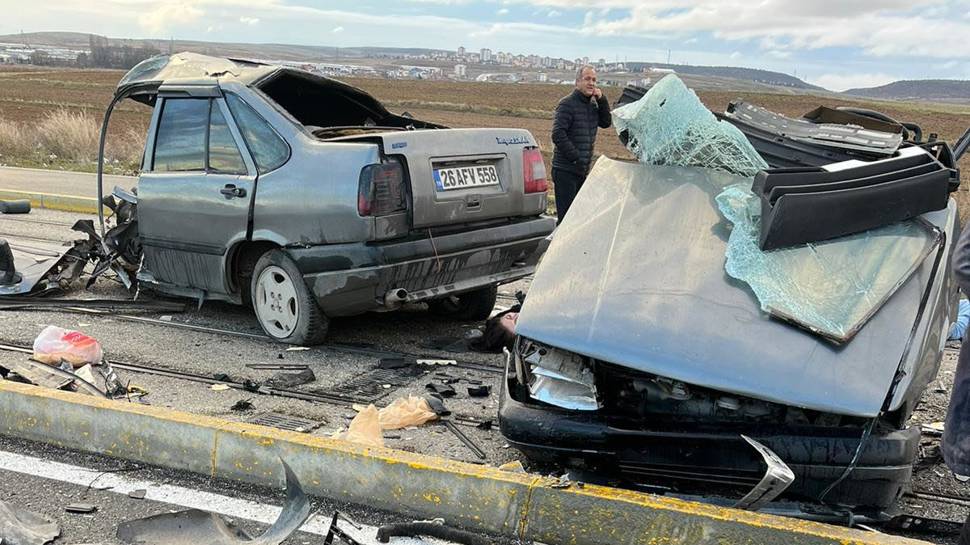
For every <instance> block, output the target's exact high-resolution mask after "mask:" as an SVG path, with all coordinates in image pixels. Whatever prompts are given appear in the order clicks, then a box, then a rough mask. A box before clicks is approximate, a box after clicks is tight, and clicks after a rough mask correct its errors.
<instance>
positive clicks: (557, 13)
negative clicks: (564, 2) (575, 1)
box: [546, 9, 562, 17]
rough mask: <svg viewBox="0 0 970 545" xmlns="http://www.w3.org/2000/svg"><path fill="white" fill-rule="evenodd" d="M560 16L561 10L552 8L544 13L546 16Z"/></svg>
mask: <svg viewBox="0 0 970 545" xmlns="http://www.w3.org/2000/svg"><path fill="white" fill-rule="evenodd" d="M560 16H562V12H561V11H558V10H554V9H551V10H549V13H547V14H546V17H560Z"/></svg>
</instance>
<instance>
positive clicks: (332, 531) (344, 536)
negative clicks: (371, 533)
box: [323, 511, 363, 545]
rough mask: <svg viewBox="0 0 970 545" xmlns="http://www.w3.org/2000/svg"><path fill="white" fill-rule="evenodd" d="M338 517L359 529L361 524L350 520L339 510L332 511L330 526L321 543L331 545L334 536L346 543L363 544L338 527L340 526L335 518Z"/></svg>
mask: <svg viewBox="0 0 970 545" xmlns="http://www.w3.org/2000/svg"><path fill="white" fill-rule="evenodd" d="M338 519H343V520H345V521H347V522H349V523H350V524H351V525H352V526H353V527H355V528H357V529H358V530H360V529H361V525H360V524H357V523H356V522H354V521H353V520H350V519H349V518H348V517H347V515H344V514H343V513H341V512H340V511H334V512H333V518H332V519H330V528H329V529H328V530H327V535H326V537H325V538H324V540H323V543H324V544H325V545H331V544H332V543H333V539H334V538H335V537H336V538H339V539H341V540H342V541H343V542H344V543H346V544H347V545H363V544H362V543H361V542H359V541H357V540H356V539H354V537H353V536H351V535H350V534H348V533H347V532H346V531H344V530H343V529H342V528H340V526H339V525H338V524H337V520H338Z"/></svg>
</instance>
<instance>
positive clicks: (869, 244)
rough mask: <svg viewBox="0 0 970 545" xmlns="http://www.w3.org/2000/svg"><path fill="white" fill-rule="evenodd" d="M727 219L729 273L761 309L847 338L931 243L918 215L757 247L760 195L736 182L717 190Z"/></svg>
mask: <svg viewBox="0 0 970 545" xmlns="http://www.w3.org/2000/svg"><path fill="white" fill-rule="evenodd" d="M717 204H718V208H719V209H720V210H721V213H722V214H723V215H724V217H725V218H727V219H728V221H730V222H731V223H733V224H734V228H733V229H732V230H731V235H730V238H729V239H728V247H727V253H726V256H727V262H726V263H725V265H724V268H725V270H726V271H727V273H728V274H729V275H731V276H732V277H734V278H737V279H738V280H741V281H743V282H745V283H746V284H748V285H749V286H750V287H751V289H752V290H753V291H754V293H755V296H757V298H758V301H759V303H760V304H761V308H762V310H764V311H765V312H768V313H770V314H772V315H773V316H776V317H778V318H781V319H783V320H786V321H790V322H794V323H796V324H797V325H799V326H801V327H804V328H806V329H809V330H810V331H813V332H815V333H817V334H819V335H822V336H824V337H826V338H828V339H829V340H832V341H834V342H836V343H844V342H847V341H848V340H850V339H851V338H852V336H853V335H855V333H856V332H857V331H858V330H859V328H861V327H862V326H863V325H864V324H865V323H866V321H868V319H869V318H870V317H871V316H872V315H873V314H874V313H875V312H876V311H877V310H878V309H879V308H880V307H881V306H882V304H883V303H884V302H885V301H886V300H887V299H889V297H890V296H892V294H893V293H895V292H896V290H897V289H898V288H899V287H900V286H901V285H902V284H903V283H904V282H905V281H906V280H907V279H908V278H909V277H910V276H911V275H912V274H913V272H914V271H915V270H916V269H917V267H919V265H920V264H921V263H922V262H923V260H924V259H925V258H926V257H927V256H928V255H929V253H930V252H931V251H932V250H933V248H934V247H935V246H936V244H937V242H938V237H937V233H936V232H935V231H934V230H932V229H931V228H930V227H929V226H928V225H927V224H925V223H923V222H920V221H906V222H901V223H896V224H893V225H888V226H885V227H880V228H879V229H873V230H871V231H866V232H863V233H858V234H855V235H851V236H847V237H842V238H838V239H833V240H828V241H823V242H812V243H808V244H802V245H799V246H794V247H790V248H784V249H779V250H774V251H767V252H766V251H762V250H761V249H760V248H759V247H758V240H759V239H758V236H759V229H760V227H759V225H760V223H759V222H760V215H761V202H760V200H759V199H758V197H757V196H755V195H754V193H752V192H751V190H750V189H749V188H748V184H745V183H741V184H735V185H731V186H729V187H727V188H726V189H725V190H724V191H723V192H721V193H720V194H719V195H718V196H717Z"/></svg>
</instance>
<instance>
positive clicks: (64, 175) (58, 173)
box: [0, 167, 138, 198]
mask: <svg viewBox="0 0 970 545" xmlns="http://www.w3.org/2000/svg"><path fill="white" fill-rule="evenodd" d="M137 184H138V178H135V177H131V176H113V175H105V176H104V191H105V193H110V192H111V190H112V189H113V188H114V186H116V185H117V186H121V187H123V188H125V189H131V188H132V187H134V186H135V185H137ZM0 189H9V190H13V191H35V192H40V193H54V194H58V195H77V196H80V197H92V198H97V196H98V177H97V175H95V174H89V173H86V172H69V171H64V170H43V169H35V168H15V167H0Z"/></svg>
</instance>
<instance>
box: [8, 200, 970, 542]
mask: <svg viewBox="0 0 970 545" xmlns="http://www.w3.org/2000/svg"><path fill="white" fill-rule="evenodd" d="M77 219H78V215H77V214H71V213H64V212H55V211H50V210H34V211H33V212H31V213H30V214H29V215H25V216H3V215H0V238H5V237H9V238H12V237H33V239H38V240H47V241H62V242H66V241H70V240H73V239H75V238H78V233H75V232H72V231H70V225H71V224H73V222H74V221H75V220H77ZM28 240H29V239H28ZM82 284H83V282H82ZM520 289H521V290H527V289H528V282H527V281H523V282H518V283H515V284H510V285H506V286H502V287H501V288H500V293H501V298H500V300H499V306H509V305H511V304H512V302H513V299H512V294H514V293H515V291H517V290H520ZM69 296H70V297H74V298H92V297H115V298H128V297H130V295H129V294H128V293H127V291H126V290H125V289H124V288H123V287H122V286H121V285H120V284H118V283H116V282H113V281H111V280H110V279H108V278H102V279H100V280H99V281H98V282H97V283H96V284H95V285H94V286H93V288H92V290H91V291H85V290H83V289H80V288H79V289H77V290H75V291H73V292H72V293H71V294H69ZM140 297H151V294H146V293H142V294H140ZM138 316H143V317H148V318H153V319H163V320H170V321H171V323H181V324H191V325H198V326H203V327H210V328H219V329H225V330H231V331H235V332H241V333H247V334H252V335H257V336H258V335H259V334H260V328H259V325H258V324H257V323H256V320H255V318H254V317H253V315H252V312H251V311H250V309H248V308H243V307H238V306H233V305H228V304H220V303H205V304H204V305H203V307H202V308H201V309H198V310H197V309H195V307H194V305H189V307H188V308H187V310H186V312H183V313H171V314H169V315H167V316H166V315H163V314H160V313H140V314H138ZM47 325H57V326H60V327H64V328H68V329H77V330H81V331H83V332H85V333H87V334H89V335H91V336H93V337H94V338H96V339H98V340H99V341H100V342H101V344H102V346H103V347H104V350H105V353H106V355H107V357H108V358H109V359H114V360H120V361H125V362H131V363H135V364H139V365H142V366H146V367H149V368H152V369H163V370H171V371H176V372H186V373H194V374H197V375H203V376H206V377H214V376H215V375H217V374H220V373H224V374H227V375H229V376H230V377H231V378H232V379H233V380H236V381H242V380H244V379H251V380H254V381H256V382H263V381H265V380H266V379H268V378H269V377H270V376H271V375H273V374H274V373H275V372H276V371H265V370H255V369H252V368H250V367H247V364H280V363H282V364H302V365H306V366H308V367H309V368H310V369H312V370H313V372H314V374H315V376H316V380H315V381H313V382H311V383H309V384H306V385H302V386H298V387H296V389H298V390H300V391H303V392H324V393H326V392H332V391H333V390H334V389H339V388H340V387H342V386H346V385H347V384H349V383H350V381H352V380H354V379H360V378H361V377H362V376H364V377H370V379H369V380H370V382H371V383H375V382H376V383H377V384H378V386H379V387H380V390H381V392H380V395H379V396H378V397H376V398H375V399H374V403H375V404H377V405H378V406H383V405H386V404H388V403H390V401H392V400H393V399H395V398H397V397H399V396H403V395H408V394H415V395H421V394H424V393H425V392H426V385H427V384H429V383H435V384H443V383H444V382H445V381H446V380H447V381H449V382H451V381H457V382H456V383H454V384H453V385H452V386H453V387H454V388H455V390H456V396H455V397H453V398H450V399H448V400H447V401H446V403H447V405H448V407H449V408H450V409H451V410H452V411H453V412H454V415H455V417H457V418H459V419H466V422H465V423H464V424H463V425H460V426H458V427H459V428H460V429H461V430H462V431H463V432H464V433H465V434H466V435H467V436H468V437H469V438H470V439H471V440H472V441H473V442H474V443H475V444H477V445H478V446H479V447H480V448H481V449H482V450H483V451H484V453H485V459H484V460H482V459H480V458H479V457H478V456H476V455H475V454H474V453H473V452H472V451H471V450H470V449H469V448H468V447H467V446H466V445H464V444H463V443H462V442H461V441H460V440H459V439H458V438H457V437H456V436H455V435H453V434H452V433H451V432H449V431H448V429H446V428H445V427H444V426H442V425H439V424H428V425H424V426H421V427H418V428H413V429H405V430H397V431H391V432H387V433H385V443H386V445H387V446H390V447H393V448H398V449H402V450H407V451H411V452H417V453H422V454H429V455H435V456H441V457H445V458H451V459H457V460H463V461H467V462H472V463H486V464H490V465H500V464H502V463H505V462H509V461H513V460H519V461H521V462H522V463H523V464H524V465H525V467H526V468H527V469H529V470H530V471H534V472H540V473H546V474H548V473H555V472H559V471H562V469H561V468H556V467H550V466H541V465H537V464H533V463H530V462H529V461H528V460H527V459H525V458H524V457H523V456H522V455H521V454H520V453H518V452H517V451H516V450H515V449H513V448H509V446H508V444H507V443H506V442H505V440H504V438H503V437H502V435H501V433H499V431H498V429H497V426H494V427H492V428H491V429H480V428H478V427H476V426H475V422H484V421H491V422H492V423H495V421H496V418H497V411H498V394H499V392H500V379H501V369H502V366H503V361H502V357H501V355H497V354H481V353H475V352H448V351H445V350H442V349H441V348H440V347H437V346H436V341H439V340H441V339H450V340H458V339H460V338H461V337H462V336H463V335H464V334H465V333H466V332H467V331H469V330H470V329H473V328H476V327H479V326H481V324H480V323H455V322H449V321H443V320H440V319H436V318H434V317H432V316H431V315H430V314H429V313H428V312H427V311H426V310H425V309H424V307H423V306H421V305H416V306H413V307H409V308H406V309H404V310H402V311H398V312H390V313H370V314H366V315H363V316H358V317H352V318H342V319H336V320H334V321H333V322H332V325H331V333H330V337H329V342H328V344H325V345H323V346H320V347H314V348H312V349H310V350H297V351H290V350H287V348H289V347H288V346H286V345H279V344H275V343H272V342H269V341H268V340H264V339H260V338H257V337H250V338H243V337H238V336H227V335H223V334H219V333H212V332H206V331H187V330H184V329H176V328H174V327H172V326H169V325H165V324H159V323H143V322H137V321H130V320H129V319H126V318H125V317H124V316H121V315H118V314H78V313H69V312H50V311H24V310H18V311H2V312H0V343H6V344H16V345H21V346H26V347H29V346H31V344H32V342H33V340H34V338H35V337H36V336H37V335H38V334H39V333H40V331H41V330H42V329H43V328H44V327H46V326H47ZM335 344H339V345H342V346H343V348H346V347H347V346H349V345H353V346H358V347H365V348H368V349H377V350H383V351H390V352H398V353H408V354H419V355H422V356H427V357H434V358H442V359H455V360H459V361H461V362H463V363H471V364H475V365H477V366H483V367H482V368H479V369H468V368H464V369H463V368H457V367H445V368H429V369H427V370H426V372H424V373H422V374H421V375H419V376H415V377H406V378H405V379H404V380H401V381H394V382H395V384H390V382H391V381H388V380H387V376H384V377H380V376H377V375H376V374H374V373H375V369H376V367H377V363H378V359H379V355H377V354H374V353H348V352H347V351H346V350H342V349H338V347H336V346H335ZM438 346H440V344H439V345H438ZM24 358H26V355H24V354H22V353H18V352H9V351H0V365H3V364H4V363H12V362H17V361H22V360H23V359H24ZM955 364H956V357H955V352H954V351H949V352H948V354H947V356H946V357H945V358H944V361H943V364H942V367H941V370H940V374H939V377H938V378H937V380H936V381H934V382H933V383H931V384H930V386H929V388H928V389H927V391H926V393H925V394H924V398H923V403H922V404H921V405H920V407H919V408H918V409H917V411H916V413H915V414H914V417H913V418H914V421H915V423H916V424H929V423H933V422H938V421H941V420H943V416H944V414H945V409H946V402H947V399H948V395H949V390H950V388H951V387H952V380H953V371H954V369H955ZM119 374H120V375H121V378H122V380H123V381H124V382H126V383H130V384H131V385H137V386H140V387H142V388H143V389H145V390H147V391H148V392H149V394H148V395H147V396H146V397H145V398H144V401H145V402H147V403H150V404H153V405H159V406H166V407H171V408H175V409H178V410H182V411H187V412H191V413H196V414H205V415H211V416H216V417H220V418H224V419H228V420H235V421H250V420H252V419H254V418H256V417H259V416H264V415H267V414H270V413H273V414H280V415H285V416H293V417H300V418H303V419H306V420H309V421H311V422H312V423H313V425H314V426H316V429H315V430H313V431H312V432H311V433H313V434H317V435H328V434H331V433H333V432H335V431H338V430H340V429H343V428H344V427H346V425H347V424H348V423H349V421H350V420H351V419H352V418H353V416H354V415H355V409H354V408H353V407H352V406H350V405H349V404H348V403H321V402H309V401H303V400H296V399H288V398H282V397H273V396H266V395H260V394H258V393H252V392H247V391H242V390H233V389H231V390H221V391H220V390H213V389H211V385H210V384H204V383H199V382H194V381H190V380H185V379H176V378H170V377H160V376H157V375H152V374H149V373H144V372H133V371H119ZM397 382H400V384H398V383H397ZM476 383H482V384H487V385H490V386H491V387H492V392H491V394H490V395H489V396H488V397H485V398H473V397H470V396H469V395H468V393H467V388H468V387H469V386H472V385H475V384H476ZM385 385H387V388H384V386H385ZM243 400H248V401H249V402H250V403H252V405H253V408H252V409H251V410H247V411H236V410H233V409H232V407H233V405H235V404H236V403H237V402H239V401H243ZM938 442H939V439H938V438H936V437H932V436H927V437H925V438H924V441H923V444H922V448H921V451H922V452H923V455H924V456H923V458H922V459H921V460H920V463H919V465H918V469H917V471H916V472H915V474H914V480H913V488H914V489H916V490H919V491H925V492H929V493H933V494H943V495H951V496H956V497H959V498H964V499H966V498H970V492H968V489H967V485H966V484H963V483H959V482H958V481H956V480H955V479H954V478H953V476H952V473H950V472H949V471H948V470H947V469H946V467H945V465H943V463H942V461H941V460H939V459H938V458H937V457H936V455H935V453H936V452H937V451H936V450H935V449H936V445H938ZM2 448H3V442H2V440H0V449H2ZM31 451H33V449H31ZM37 452H39V454H38V456H40V457H43V458H45V459H51V458H50V457H49V456H48V455H47V450H43V449H41V450H39V451H37ZM78 456H80V457H81V458H86V455H77V454H71V455H68V458H72V457H78ZM0 458H2V457H0ZM114 463H115V464H119V463H120V462H117V461H116V462H114ZM3 471H4V469H3V466H2V464H0V494H8V495H9V493H11V492H17V490H18V489H20V485H19V484H17V483H18V482H19V481H18V479H19V477H16V478H15V477H13V476H11V475H10V474H7V473H3ZM58 486H66V485H58ZM28 488H29V491H28V490H22V491H21V492H18V494H21V497H27V495H30V494H34V493H35V490H34V489H35V488H36V487H28ZM68 488H69V487H68ZM203 488H204V487H203ZM40 489H43V487H41V488H40ZM68 492H69V490H68V491H65V492H64V493H65V494H67V493H68ZM74 492H76V490H74ZM74 492H71V493H72V494H74ZM227 495H232V494H227ZM5 497H6V496H2V495H0V499H5ZM31 497H33V496H31ZM66 497H67V496H65V498H66ZM71 497H74V496H71ZM122 500H124V498H122ZM35 501H41V500H40V499H36V500H34V499H31V500H30V502H31V505H34V506H36V505H44V504H42V503H41V504H39V503H35ZM122 503H123V504H125V505H127V501H122ZM901 507H902V508H903V510H905V511H906V512H909V513H917V514H922V515H924V516H930V517H935V518H944V519H949V520H962V519H963V518H964V517H965V516H966V508H965V507H961V506H958V505H954V504H950V503H940V502H935V501H926V500H916V499H913V498H907V499H906V500H905V501H904V502H903V503H902V505H901ZM139 512H140V511H139ZM76 518H77V517H76V516H72V517H69V518H68V519H66V520H67V521H68V522H69V523H71V524H73V522H71V521H74V520H75V519H76ZM115 522H117V521H115ZM82 526H83V525H82ZM91 531H92V532H94V530H91ZM99 531H102V530H99ZM84 535H87V534H84ZM103 535H104V534H97V535H95V534H94V533H92V534H90V536H88V537H90V538H91V540H93V542H105V543H108V542H111V541H110V540H108V541H105V540H104V539H102V538H103ZM920 537H921V538H922V539H926V538H927V537H926V536H920ZM85 539H87V538H85ZM930 539H931V540H932V541H934V542H936V543H952V542H953V540H952V539H950V538H945V537H939V536H937V537H931V538H930ZM69 542H72V543H83V542H85V540H81V539H78V540H74V539H72V540H70V541H69ZM308 542H312V540H310V541H308Z"/></svg>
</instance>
